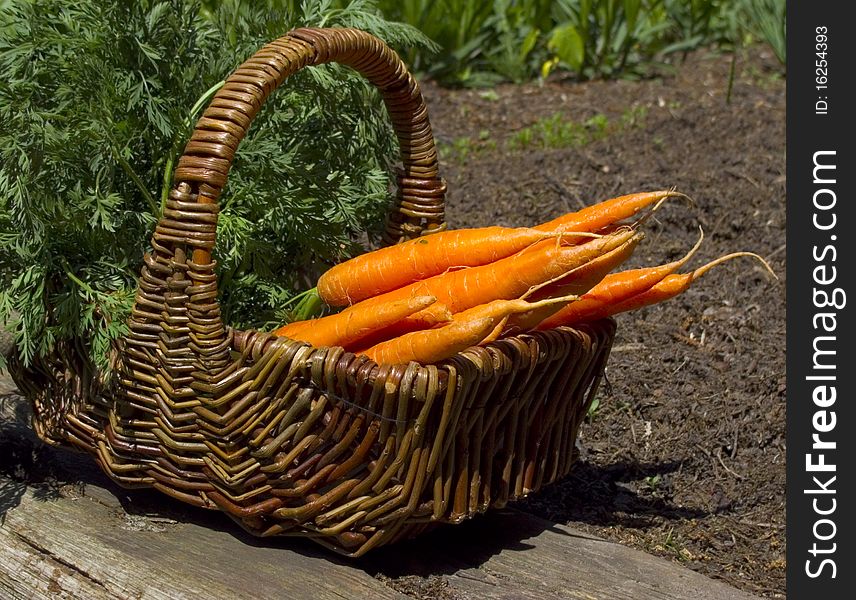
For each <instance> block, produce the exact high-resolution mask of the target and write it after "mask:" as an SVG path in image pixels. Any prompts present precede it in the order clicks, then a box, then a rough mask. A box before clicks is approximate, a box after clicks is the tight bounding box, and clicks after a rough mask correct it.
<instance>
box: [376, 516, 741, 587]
mask: <svg viewBox="0 0 856 600" xmlns="http://www.w3.org/2000/svg"><path fill="white" fill-rule="evenodd" d="M387 553H389V557H390V559H391V560H388V559H387V556H386V554H387ZM417 553H418V554H417ZM396 556H397V557H399V558H398V559H397V562H396V558H395V557H396ZM408 556H409V557H411V559H410V562H407V559H406V558H405V557H408ZM414 556H418V557H419V561H420V562H419V564H416V563H415V562H414V561H413V558H412V557H414ZM371 560H372V561H376V563H375V564H376V565H377V568H378V570H379V571H381V572H383V573H384V574H386V575H387V576H390V577H398V576H401V575H405V574H419V575H427V574H432V573H445V574H446V575H445V578H446V580H447V581H448V584H449V588H450V590H451V591H452V592H454V594H455V595H456V597H457V598H461V599H462V600H469V599H472V600H476V599H479V600H481V599H485V600H494V599H496V600H500V599H502V600H510V599H515V600H518V599H519V600H529V599H532V600H536V599H539V600H540V599H542V598H562V599H565V598H567V599H573V600H625V599H627V600H630V599H633V600H636V599H640V598H645V599H646V600H648V599H651V600H677V599H687V600H689V599H691V600H753V599H754V600H757V598H756V597H755V596H752V595H750V594H747V593H745V592H742V591H740V590H737V589H736V588H733V587H731V586H729V585H727V584H725V583H723V582H720V581H716V580H713V579H710V578H708V577H705V576H704V575H701V574H699V573H696V572H694V571H691V570H689V569H687V568H685V567H682V566H680V565H678V564H675V563H672V562H669V561H667V560H664V559H661V558H658V557H655V556H651V555H649V554H646V553H643V552H640V551H638V550H635V549H632V548H627V547H625V546H622V545H620V544H617V543H614V542H609V541H606V540H603V539H601V538H597V537H594V536H590V535H588V534H585V533H582V532H580V531H577V530H574V529H572V528H570V527H565V526H562V525H556V524H554V523H552V522H550V521H545V520H543V519H539V518H537V517H534V516H532V515H529V514H526V513H522V512H519V511H515V510H502V511H492V512H490V513H489V514H487V515H486V516H484V517H482V518H478V519H475V520H473V521H472V522H470V523H466V524H464V525H460V526H457V527H455V528H447V529H444V530H438V531H435V532H432V533H430V534H427V535H426V536H424V538H422V539H421V540H416V541H412V542H407V543H405V544H403V545H402V546H401V547H400V548H397V549H393V548H388V549H384V550H381V551H380V553H379V554H378V555H376V556H375V557H372V559H371ZM383 563H386V565H387V566H381V565H383Z"/></svg>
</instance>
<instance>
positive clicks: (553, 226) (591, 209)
mask: <svg viewBox="0 0 856 600" xmlns="http://www.w3.org/2000/svg"><path fill="white" fill-rule="evenodd" d="M673 197H681V198H687V196H686V195H685V194H681V193H680V192H676V191H674V190H669V191H659V192H642V193H637V194H628V195H626V196H619V197H618V198H612V199H610V200H604V201H603V202H598V203H597V204H592V205H591V206H586V207H585V208H583V209H582V210H578V211H576V212H572V213H567V214H565V215H562V216H561V217H558V218H556V219H553V220H552V221H548V222H547V223H542V224H541V225H537V226H536V227H534V229H537V230H539V231H552V232H560V231H561V232H580V231H598V230H600V229H602V228H604V227H607V226H609V225H611V224H613V223H616V222H618V221H621V220H623V219H629V218H630V217H632V216H634V215H635V214H636V213H638V212H639V211H640V210H642V209H643V208H646V207H648V206H651V205H652V204H655V203H657V202H659V201H661V200H664V199H666V198H673Z"/></svg>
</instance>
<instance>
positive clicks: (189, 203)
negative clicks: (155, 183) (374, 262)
mask: <svg viewBox="0 0 856 600" xmlns="http://www.w3.org/2000/svg"><path fill="white" fill-rule="evenodd" d="M327 62H338V63H341V64H344V65H347V66H349V67H351V68H353V69H355V70H357V71H358V72H360V73H362V74H363V75H364V76H365V77H366V78H367V79H368V80H369V81H370V82H371V83H372V84H374V85H375V86H376V87H377V88H378V89H379V90H380V93H381V96H382V98H383V101H384V103H385V104H386V107H387V111H388V112H389V115H390V118H391V121H392V124H393V128H394V130H395V133H396V136H397V137H398V141H399V147H400V151H401V162H402V165H403V171H402V172H401V173H399V174H398V179H397V183H398V195H397V201H396V203H395V204H394V206H393V208H392V210H391V211H390V214H389V216H388V219H387V226H386V230H385V232H384V241H385V242H387V243H395V242H398V241H401V240H403V239H408V238H412V237H416V236H418V235H420V234H422V233H425V232H430V231H438V230H441V229H443V228H445V223H444V208H445V185H444V183H443V181H442V180H441V179H440V177H439V173H438V168H437V150H436V148H435V145H434V138H433V135H432V132H431V125H430V123H429V122H428V111H427V108H426V106H425V101H424V100H423V98H422V94H421V92H420V91H419V86H418V85H417V83H416V81H415V80H414V79H413V77H412V76H411V75H410V73H409V72H408V71H407V68H406V66H405V65H404V63H403V62H402V61H401V59H400V58H399V57H398V55H397V54H396V53H395V52H394V51H393V50H392V49H390V48H389V47H388V46H387V45H386V44H384V42H383V41H381V40H379V39H378V38H376V37H374V36H373V35H370V34H368V33H366V32H364V31H360V30H357V29H335V28H330V29H310V28H305V29H296V30H294V31H291V32H290V33H288V34H286V35H285V36H283V37H281V38H279V39H278V40H276V41H274V42H271V43H270V44H268V45H266V46H264V47H263V48H262V49H261V50H259V51H258V52H257V53H256V54H255V55H254V56H253V57H252V58H250V59H249V60H248V61H246V62H245V63H244V64H242V65H241V66H240V67H238V69H236V70H235V72H234V73H232V74H231V75H230V76H229V78H228V79H227V80H226V83H225V84H224V85H223V87H222V88H221V89H220V90H219V91H218V92H217V94H216V95H215V96H214V98H213V100H212V101H211V103H210V105H209V106H208V108H207V109H206V110H205V112H204V114H203V115H202V117H200V119H199V121H198V122H197V123H196V127H195V128H194V130H193V134H192V136H191V138H190V141H189V142H188V144H187V146H186V147H185V149H184V154H183V155H182V157H181V158H180V159H179V161H178V164H177V166H176V169H175V175H174V180H173V187H172V190H171V192H170V195H169V199H168V200H167V205H166V207H165V209H164V214H163V216H162V218H161V219H160V221H159V222H158V225H157V228H156V229H155V233H154V236H153V238H152V248H153V252H152V254H151V255H147V256H146V257H145V265H144V267H143V270H142V274H141V278H140V283H139V288H138V291H137V297H136V301H135V305H134V310H133V313H132V316H131V320H130V323H129V325H130V328H131V333H130V335H129V336H128V339H127V342H128V344H130V345H131V346H138V347H140V348H139V349H140V350H141V351H144V352H149V353H150V352H153V351H155V352H158V353H159V354H160V355H161V362H162V364H163V363H164V362H165V363H166V364H167V365H170V364H179V363H182V361H189V360H192V359H193V358H194V357H195V359H200V358H201V359H203V365H204V371H205V372H208V373H211V372H213V371H212V369H213V370H214V371H216V368H215V367H216V366H217V365H224V366H225V365H226V364H227V362H228V342H227V340H226V337H227V333H226V330H225V328H224V326H223V323H222V321H221V319H220V307H219V303H218V301H217V278H216V274H215V272H214V265H213V261H212V257H211V253H212V251H213V249H214V243H215V238H216V227H217V210H218V208H217V201H218V198H219V196H220V193H221V192H222V190H223V187H224V186H225V185H226V178H227V175H228V172H229V168H230V167H231V165H232V160H233V159H234V156H235V152H236V150H237V148H238V145H239V144H240V143H241V140H243V138H244V136H245V135H246V133H247V129H248V128H249V127H250V124H251V123H252V120H253V118H254V117H255V116H256V114H258V112H259V110H260V108H261V106H262V104H263V103H264V102H265V100H266V99H267V97H268V96H269V95H270V94H271V92H273V91H274V90H275V89H276V88H277V87H278V86H279V85H280V84H281V83H282V82H283V81H284V80H285V78H286V77H288V76H289V75H291V74H293V73H295V72H296V71H298V70H299V69H301V68H303V67H305V66H312V65H318V64H323V63H327ZM194 364H195V365H196V368H197V369H198V367H199V366H200V363H199V362H194ZM168 368H169V367H168ZM186 368H187V369H189V367H186ZM197 372H198V371H197Z"/></svg>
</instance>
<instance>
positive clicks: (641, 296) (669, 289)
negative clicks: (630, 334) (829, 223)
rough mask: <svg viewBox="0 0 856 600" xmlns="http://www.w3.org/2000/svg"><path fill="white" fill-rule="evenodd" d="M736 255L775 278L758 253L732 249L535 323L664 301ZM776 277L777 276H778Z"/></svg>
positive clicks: (572, 319) (584, 318)
mask: <svg viewBox="0 0 856 600" xmlns="http://www.w3.org/2000/svg"><path fill="white" fill-rule="evenodd" d="M739 256H749V257H752V258H756V259H758V260H759V261H761V263H762V264H763V265H764V267H765V268H766V269H767V270H768V271H769V272H770V273H771V274H772V275H773V277H776V274H775V273H774V272H773V270H772V269H771V268H770V265H768V264H767V263H766V261H764V259H763V258H761V257H760V256H758V255H757V254H754V253H752V252H734V253H732V254H727V255H725V256H721V257H719V258H717V259H716V260H713V261H711V262H709V263H707V264H706V265H703V266H701V267H699V268H698V269H696V270H695V271H691V272H689V273H670V274H667V275H666V276H665V277H662V278H661V279H660V280H659V281H658V282H656V283H654V285H649V286H648V287H647V288H642V290H643V291H641V292H637V293H635V294H626V295H625V294H615V295H612V296H611V297H610V299H609V300H606V301H604V300H603V299H601V300H599V301H597V302H596V304H595V303H591V304H586V297H585V296H583V297H582V298H580V299H579V300H578V301H577V302H572V303H571V304H569V305H568V307H567V311H566V310H565V309H563V310H562V311H561V312H559V313H556V314H555V315H553V317H551V318H550V319H547V320H546V321H544V322H543V323H541V324H540V325H539V326H538V329H549V328H551V327H557V326H559V325H573V324H575V323H580V322H582V321H594V320H597V319H602V318H605V317H608V316H611V315H616V314H618V313H622V312H627V311H630V310H635V309H637V308H642V307H644V306H649V305H651V304H656V303H658V302H663V301H664V300H668V299H669V298H673V297H675V296H677V295H678V294H680V293H682V292H684V291H686V290H687V289H689V287H690V285H691V284H692V283H693V281H695V280H696V279H698V278H699V277H701V276H702V275H704V274H705V273H707V272H708V271H709V270H710V269H712V268H713V267H715V266H717V265H720V264H722V263H723V262H725V261H727V260H731V259H732V258H737V257H739ZM655 268H656V267H655ZM616 275H622V273H616ZM776 278H777V279H778V277H776ZM638 289H639V288H637V290H638ZM592 291H594V290H592ZM575 304H579V305H580V306H579V307H578V308H577V309H573V310H572V309H571V307H573V306H574V305H575Z"/></svg>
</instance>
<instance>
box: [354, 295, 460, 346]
mask: <svg viewBox="0 0 856 600" xmlns="http://www.w3.org/2000/svg"><path fill="white" fill-rule="evenodd" d="M393 302H396V300H393ZM358 306H362V304H355V305H354V306H353V307H351V308H356V307H358ZM372 310H374V309H372V308H369V309H368V312H371V311H372ZM452 316H453V315H452V311H450V310H449V307H448V306H446V305H445V304H441V303H440V302H435V303H434V304H432V305H431V306H429V307H428V308H425V309H423V310H420V311H419V312H418V313H415V314H412V315H408V316H407V317H405V318H404V319H401V320H400V321H396V322H395V323H392V324H390V325H387V326H385V327H378V328H377V329H375V330H374V331H372V332H371V333H369V334H368V335H367V336H365V337H364V338H362V339H360V340H359V343H358V344H346V345H345V344H343V346H344V347H345V349H346V350H355V349H356V348H359V349H363V350H364V349H366V348H370V347H372V346H374V345H376V344H379V343H381V342H385V341H387V340H391V339H393V338H396V337H399V336H402V335H404V334H405V333H410V332H412V331H420V330H423V329H431V328H432V327H437V326H438V325H445V324H447V323H449V322H450V321H451V320H452Z"/></svg>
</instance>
